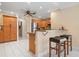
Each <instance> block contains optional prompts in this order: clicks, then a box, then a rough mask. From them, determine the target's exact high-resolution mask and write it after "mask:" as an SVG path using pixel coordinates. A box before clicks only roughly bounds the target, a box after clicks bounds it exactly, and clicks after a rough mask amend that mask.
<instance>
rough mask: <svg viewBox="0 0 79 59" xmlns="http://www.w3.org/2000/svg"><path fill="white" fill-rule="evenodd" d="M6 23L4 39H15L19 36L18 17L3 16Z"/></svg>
mask: <svg viewBox="0 0 79 59" xmlns="http://www.w3.org/2000/svg"><path fill="white" fill-rule="evenodd" d="M3 24H4V41H6V42H7V41H13V40H16V38H17V33H16V32H17V29H16V28H17V24H16V17H12V16H6V15H4V16H3Z"/></svg>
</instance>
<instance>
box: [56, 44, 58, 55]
mask: <svg viewBox="0 0 79 59" xmlns="http://www.w3.org/2000/svg"><path fill="white" fill-rule="evenodd" d="M57 54H58V46H57V43H56V55H57Z"/></svg>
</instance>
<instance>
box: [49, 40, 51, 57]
mask: <svg viewBox="0 0 79 59" xmlns="http://www.w3.org/2000/svg"><path fill="white" fill-rule="evenodd" d="M49 57H51V42H50V40H49Z"/></svg>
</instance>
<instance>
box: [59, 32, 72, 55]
mask: <svg viewBox="0 0 79 59" xmlns="http://www.w3.org/2000/svg"><path fill="white" fill-rule="evenodd" d="M60 37H64V38H66V39H67V41H66V45H67V55H68V54H69V46H70V51H72V35H66V34H65V35H60Z"/></svg>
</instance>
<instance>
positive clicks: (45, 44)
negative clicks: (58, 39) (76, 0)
mask: <svg viewBox="0 0 79 59" xmlns="http://www.w3.org/2000/svg"><path fill="white" fill-rule="evenodd" d="M62 32H63V31H62V30H45V31H36V32H35V33H33V32H31V33H29V51H30V52H32V53H33V54H35V55H36V56H40V57H41V56H44V55H46V54H49V38H50V37H55V36H59V35H62ZM52 46H55V43H53V44H52Z"/></svg>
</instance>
